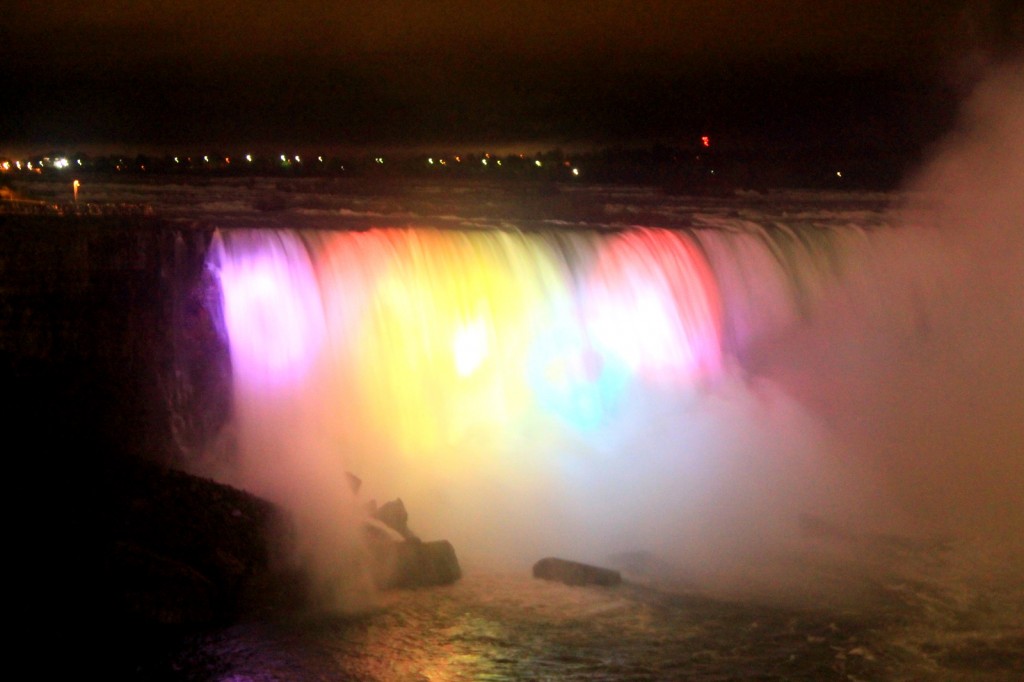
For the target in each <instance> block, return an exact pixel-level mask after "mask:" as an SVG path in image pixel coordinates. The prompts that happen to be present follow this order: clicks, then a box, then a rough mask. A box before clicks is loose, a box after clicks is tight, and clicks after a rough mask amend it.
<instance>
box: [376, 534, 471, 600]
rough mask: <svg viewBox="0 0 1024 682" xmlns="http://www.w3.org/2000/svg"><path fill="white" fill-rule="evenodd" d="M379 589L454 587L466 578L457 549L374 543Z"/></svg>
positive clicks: (442, 545) (428, 544)
mask: <svg viewBox="0 0 1024 682" xmlns="http://www.w3.org/2000/svg"><path fill="white" fill-rule="evenodd" d="M370 549H371V553H372V555H373V560H374V569H375V576H376V581H377V586H378V587H380V588H381V589H393V588H410V587H429V586H431V585H450V584H451V583H453V582H455V581H456V580H458V579H459V578H461V577H462V569H461V568H460V567H459V560H458V558H457V557H456V556H455V548H454V547H452V544H451V543H450V542H448V541H447V540H437V541H435V542H371V543H370Z"/></svg>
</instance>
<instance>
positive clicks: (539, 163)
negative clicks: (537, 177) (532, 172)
mask: <svg viewBox="0 0 1024 682" xmlns="http://www.w3.org/2000/svg"><path fill="white" fill-rule="evenodd" d="M533 163H534V164H535V165H536V166H537V168H540V167H541V166H542V165H544V164H542V163H541V162H540V159H537V160H536V161H534V162H533Z"/></svg>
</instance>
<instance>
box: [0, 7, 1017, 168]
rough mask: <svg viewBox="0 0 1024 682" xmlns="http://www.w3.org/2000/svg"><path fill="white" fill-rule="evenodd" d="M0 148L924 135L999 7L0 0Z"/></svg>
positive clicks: (997, 23)
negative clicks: (0, 14) (0, 95)
mask: <svg viewBox="0 0 1024 682" xmlns="http://www.w3.org/2000/svg"><path fill="white" fill-rule="evenodd" d="M4 4H5V7H6V9H5V16H4V18H3V20H2V21H0V32H2V35H0V43H2V47H0V50H2V51H3V53H2V55H0V56H2V58H3V65H2V66H0V68H2V69H3V71H4V72H5V74H4V80H5V81H6V82H7V83H8V85H7V86H6V87H5V90H6V92H5V96H4V106H3V109H2V113H0V150H2V149H3V148H11V147H22V148H25V147H33V146H36V147H38V146H40V145H43V146H46V145H50V146H65V147H66V146H74V145H89V144H112V145H115V146H116V145H123V146H133V145H135V146H138V145H148V146H152V147H161V146H163V147H168V148H169V147H173V146H175V145H202V144H214V145H222V146H224V147H228V148H231V147H234V148H237V147H239V146H246V145H247V146H257V147H258V146H261V145H262V146H266V147H268V148H269V147H271V146H273V145H279V144H293V145H297V146H300V147H306V146H308V147H322V146H327V147H337V148H340V147H349V146H358V147H363V146H372V145H374V144H423V143H429V144H435V143H438V144H440V143H451V144H455V145H458V144H476V143H480V144H500V143H505V142H520V141H533V142H539V143H549V142H551V143H559V144H585V143H602V144H603V143H614V142H620V141H627V142H628V141H637V140H649V139H662V140H667V141H672V139H674V138H676V137H690V136H692V135H693V134H695V133H698V132H714V133H716V134H726V135H730V136H735V137H744V136H746V137H749V138H752V139H763V138H766V137H772V136H776V135H778V136H789V137H797V136H801V135H804V134H807V135H810V136H819V137H821V136H834V135H839V136H844V135H845V136H869V137H870V136H881V138H894V139H912V138H915V137H927V135H928V134H930V131H931V130H932V129H934V128H936V127H939V126H941V125H942V124H943V123H944V120H945V119H944V116H945V113H944V112H945V111H947V110H948V108H949V104H950V101H951V99H950V98H951V97H953V96H954V95H955V90H956V88H957V87H958V85H959V81H960V80H961V79H962V78H963V76H964V74H965V73H967V72H969V71H970V65H971V64H973V63H975V62H977V61H978V59H979V56H981V55H985V54H998V53H999V52H1000V51H1001V50H1002V51H1004V52H1005V51H1006V50H1007V49H1008V47H1009V46H1011V45H1012V44H1013V43H1014V42H1015V40H1017V39H1019V38H1020V33H1021V32H1020V23H1021V12H1020V10H1019V9H1017V4H1018V3H1017V2H1015V1H1012V2H1007V1H1004V0H988V1H985V0H980V1H973V0H931V1H917V0H880V1H876V0H848V1H841V0H732V1H730V0H677V1H674V2H673V1H671V0H649V1H646V2H645V1H643V0H632V1H622V2H620V1H617V0H605V1H602V0H581V1H579V2H575V1H562V2H558V1H554V0H552V1H547V2H542V1H539V0H517V1H515V2H494V1H489V0H469V1H461V0H367V1H362V0H360V1H358V2H356V1H354V0H349V1H345V0H333V1H330V0H175V1H174V2H167V1H166V0H161V1H157V0H94V1H92V2H90V1H89V0H66V1H65V0H49V1H41V0H6V2H5V3H4Z"/></svg>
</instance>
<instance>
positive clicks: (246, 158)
mask: <svg viewBox="0 0 1024 682" xmlns="http://www.w3.org/2000/svg"><path fill="white" fill-rule="evenodd" d="M245 160H246V161H248V162H249V163H252V154H246V155H245Z"/></svg>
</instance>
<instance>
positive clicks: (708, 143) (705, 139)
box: [700, 135, 711, 147]
mask: <svg viewBox="0 0 1024 682" xmlns="http://www.w3.org/2000/svg"><path fill="white" fill-rule="evenodd" d="M700 141H701V142H702V143H703V144H704V146H705V147H710V146H711V138H710V137H708V136H707V135H704V136H702V137H701V138H700Z"/></svg>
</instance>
